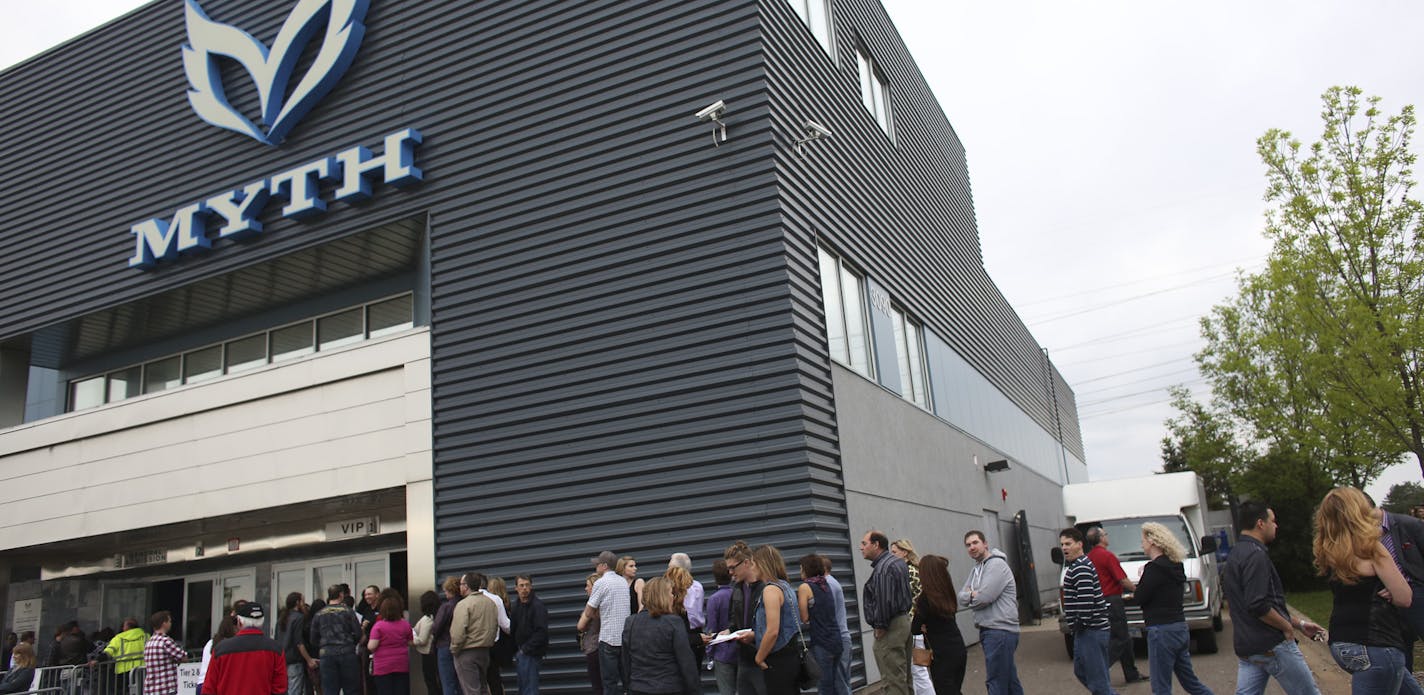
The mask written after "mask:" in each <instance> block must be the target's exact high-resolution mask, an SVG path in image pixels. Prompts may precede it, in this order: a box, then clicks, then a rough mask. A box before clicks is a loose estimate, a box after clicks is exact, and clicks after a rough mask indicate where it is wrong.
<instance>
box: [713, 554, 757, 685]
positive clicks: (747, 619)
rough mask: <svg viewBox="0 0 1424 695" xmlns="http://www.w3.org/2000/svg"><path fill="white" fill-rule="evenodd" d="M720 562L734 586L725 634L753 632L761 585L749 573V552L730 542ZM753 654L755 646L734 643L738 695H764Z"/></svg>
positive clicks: (748, 643)
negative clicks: (729, 632) (725, 564)
mask: <svg viewBox="0 0 1424 695" xmlns="http://www.w3.org/2000/svg"><path fill="white" fill-rule="evenodd" d="M722 559H723V560H724V561H725V562H726V563H727V572H728V574H730V575H731V576H732V581H733V582H734V584H733V585H732V600H731V603H730V605H729V606H728V610H727V615H728V617H729V619H730V621H731V623H730V624H729V625H728V626H727V627H728V630H730V631H732V632H737V631H739V630H750V629H753V628H754V627H755V625H756V605H757V601H758V600H760V598H761V593H762V588H763V587H764V585H765V581H764V578H762V577H759V576H758V575H757V574H756V573H755V572H754V571H753V569H754V565H753V563H752V549H751V548H749V547H747V544H746V543H744V542H742V541H734V542H733V543H732V544H731V545H729V546H727V550H726V551H725V552H723V553H722ZM756 652H757V648H756V645H754V644H752V643H750V642H746V641H741V642H738V643H737V693H738V695H766V677H765V676H764V675H762V669H761V666H758V665H757V663H756Z"/></svg>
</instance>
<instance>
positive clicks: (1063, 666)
mask: <svg viewBox="0 0 1424 695" xmlns="http://www.w3.org/2000/svg"><path fill="white" fill-rule="evenodd" d="M1139 644H1142V643H1140V642H1139ZM1217 645H1218V646H1219V650H1218V651H1217V653H1216V654H1192V667H1193V669H1194V670H1195V671H1196V674H1197V677H1198V678H1200V679H1201V681H1202V682H1203V683H1205V684H1206V686H1207V687H1209V688H1211V690H1212V692H1213V693H1216V695H1232V694H1233V693H1235V692H1236V655H1235V654H1234V653H1233V652H1232V651H1231V620H1230V619H1229V618H1228V619H1226V626H1225V629H1224V630H1222V631H1221V632H1220V633H1217ZM1300 647H1301V652H1302V653H1303V654H1305V661H1306V664H1308V665H1309V666H1310V670H1311V672H1312V673H1314V674H1315V682H1316V684H1317V685H1318V686H1319V687H1320V692H1321V693H1322V695H1349V693H1350V679H1349V676H1348V675H1347V674H1346V673H1345V672H1343V671H1341V670H1340V667H1338V666H1336V665H1335V662H1334V660H1333V659H1331V658H1330V649H1329V647H1328V646H1327V645H1325V644H1322V643H1320V642H1312V641H1310V640H1304V639H1303V640H1301V642H1300ZM1017 662H1018V669H1019V682H1021V683H1022V684H1023V687H1024V693H1026V695H1060V694H1061V695H1067V694H1069V693H1083V692H1087V690H1086V689H1084V688H1083V686H1082V684H1080V683H1079V682H1078V679H1077V678H1074V677H1073V661H1072V659H1069V658H1068V652H1067V650H1066V649H1064V646H1063V635H1062V634H1060V633H1059V632H1058V621H1057V620H1055V619H1052V618H1049V619H1045V620H1044V621H1043V622H1042V623H1041V624H1039V625H1032V626H1025V627H1024V629H1023V633H1022V634H1021V635H1020V637H1019V650H1018V658H1017ZM1137 668H1138V669H1139V670H1141V671H1142V672H1143V674H1144V675H1145V674H1146V673H1147V670H1148V669H1147V652H1146V648H1145V647H1142V648H1141V649H1139V651H1138V654H1137ZM1112 686H1113V689H1114V690H1116V691H1117V692H1119V693H1121V694H1122V695H1150V693H1151V692H1152V686H1151V684H1149V683H1148V682H1147V681H1146V680H1143V681H1139V682H1137V683H1131V684H1125V683H1124V682H1123V678H1122V667H1121V666H1119V665H1117V664H1113V668H1112ZM1172 692H1174V693H1181V692H1183V690H1182V686H1181V685H1180V684H1179V683H1177V682H1175V680H1174V681H1173V684H1172ZM1266 692H1267V693H1269V694H1270V695H1285V691H1283V690H1281V688H1280V686H1278V685H1276V683H1275V681H1274V680H1273V681H1271V683H1270V685H1269V686H1267V688H1266ZM964 694H965V695H985V688H984V651H983V650H982V649H980V648H979V646H978V645H977V644H976V645H974V646H973V647H970V648H969V663H968V667H967V668H966V673H965V675H964Z"/></svg>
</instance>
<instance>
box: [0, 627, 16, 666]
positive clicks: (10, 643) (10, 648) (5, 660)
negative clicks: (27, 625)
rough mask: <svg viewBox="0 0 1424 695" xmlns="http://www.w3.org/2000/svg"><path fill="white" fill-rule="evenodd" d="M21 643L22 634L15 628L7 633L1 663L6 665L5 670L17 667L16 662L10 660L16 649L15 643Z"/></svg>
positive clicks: (0, 658)
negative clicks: (17, 632)
mask: <svg viewBox="0 0 1424 695" xmlns="http://www.w3.org/2000/svg"><path fill="white" fill-rule="evenodd" d="M19 643H20V636H19V635H17V634H15V632H14V630H11V631H10V632H7V633H5V648H4V649H3V650H0V664H4V665H5V670H7V671H8V670H10V669H12V668H14V667H15V663H14V662H13V661H11V660H10V655H11V654H12V653H14V651H15V645H18V644H19Z"/></svg>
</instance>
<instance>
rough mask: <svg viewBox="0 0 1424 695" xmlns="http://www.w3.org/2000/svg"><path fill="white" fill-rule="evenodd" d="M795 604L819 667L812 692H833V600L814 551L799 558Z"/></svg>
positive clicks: (836, 660)
mask: <svg viewBox="0 0 1424 695" xmlns="http://www.w3.org/2000/svg"><path fill="white" fill-rule="evenodd" d="M796 604H797V607H798V608H799V609H800V611H801V622H802V623H803V624H805V625H807V626H809V627H810V633H811V655H812V656H814V657H815V659H816V665H818V666H820V667H821V680H820V682H819V683H818V684H817V689H816V692H817V693H820V695H836V692H837V691H836V680H837V679H838V678H840V670H841V669H840V660H841V652H842V651H843V650H842V647H844V646H845V645H843V644H841V629H840V626H839V625H837V624H836V601H835V598H834V597H832V596H831V587H830V585H829V584H828V583H827V582H826V565H825V563H823V562H821V556H820V555H817V554H815V553H812V554H810V555H806V556H804V557H802V558H801V586H798V587H796Z"/></svg>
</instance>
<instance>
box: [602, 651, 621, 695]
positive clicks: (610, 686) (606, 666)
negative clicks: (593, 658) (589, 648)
mask: <svg viewBox="0 0 1424 695" xmlns="http://www.w3.org/2000/svg"><path fill="white" fill-rule="evenodd" d="M598 671H599V675H601V676H603V695H623V693H624V685H625V684H626V683H627V682H628V679H627V678H625V677H624V675H623V648H622V647H615V646H613V645H611V644H609V643H607V642H599V643H598Z"/></svg>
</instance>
